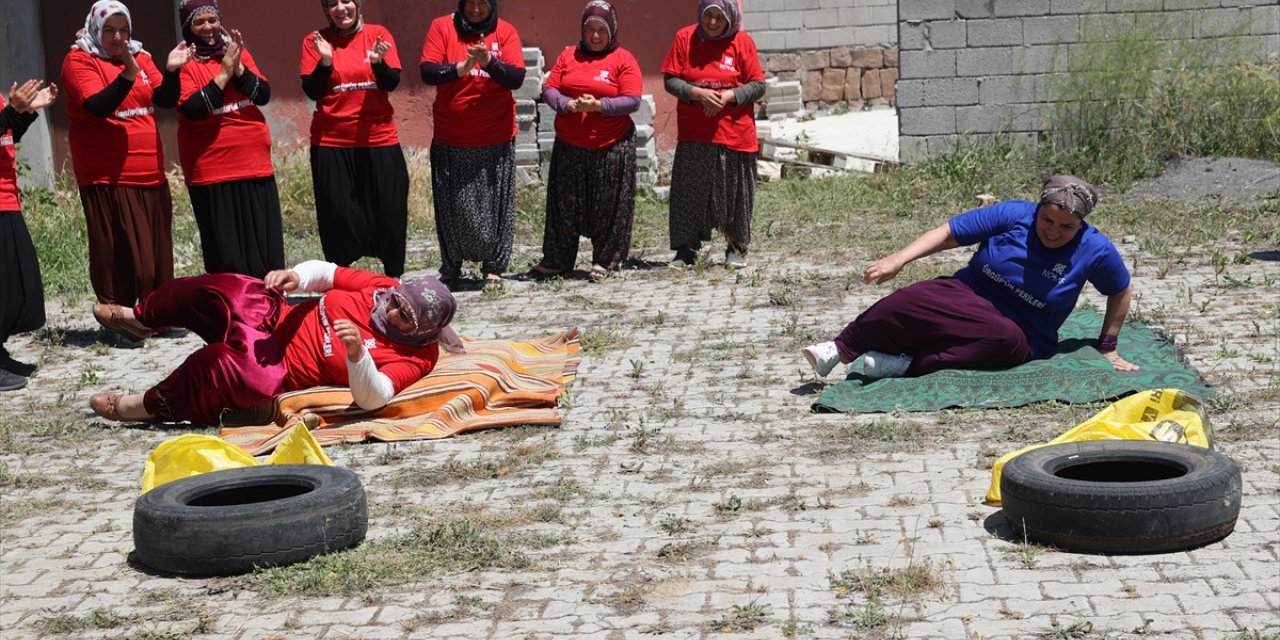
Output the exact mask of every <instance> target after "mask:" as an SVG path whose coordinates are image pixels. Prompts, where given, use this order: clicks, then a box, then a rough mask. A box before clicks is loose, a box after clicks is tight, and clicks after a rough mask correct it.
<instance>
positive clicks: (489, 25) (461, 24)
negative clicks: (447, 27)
mask: <svg viewBox="0 0 1280 640" xmlns="http://www.w3.org/2000/svg"><path fill="white" fill-rule="evenodd" d="M485 4H487V5H489V17H488V18H487V19H485V21H484V22H469V21H468V20H467V0H458V10H457V12H455V13H454V14H453V26H454V28H455V29H457V30H458V34H459V35H462V36H463V37H467V36H480V37H482V38H483V37H484V36H487V35H489V34H491V33H493V32H494V30H495V29H497V28H498V0H485Z"/></svg>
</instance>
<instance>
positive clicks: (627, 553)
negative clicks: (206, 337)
mask: <svg viewBox="0 0 1280 640" xmlns="http://www.w3.org/2000/svg"><path fill="white" fill-rule="evenodd" d="M1179 176H1181V177H1179ZM1278 189H1280V168H1278V167H1277V166H1276V165H1266V164H1260V163H1256V162H1252V161H1237V160H1219V161H1204V160H1189V161H1186V162H1183V163H1181V164H1180V165H1179V166H1177V167H1175V168H1174V169H1172V170H1171V171H1170V173H1168V174H1166V175H1165V176H1164V177H1162V178H1160V179H1158V180H1155V181H1151V182H1148V183H1144V184H1141V185H1138V186H1136V187H1135V188H1134V189H1133V190H1132V191H1131V193H1130V195H1128V196H1124V197H1157V196H1162V197H1171V198H1213V197H1217V198H1236V197H1247V198H1253V199H1261V198H1267V197H1272V198H1274V197H1277V196H1276V193H1277V190H1278ZM1120 248H1121V252H1122V254H1124V255H1125V257H1126V259H1128V260H1129V261H1130V263H1131V264H1133V265H1136V267H1135V269H1134V288H1135V292H1136V295H1135V304H1134V317H1135V318H1138V319H1141V320H1142V321H1143V322H1146V323H1147V324H1150V325H1152V326H1155V327H1158V328H1160V329H1163V330H1164V331H1166V332H1167V333H1168V334H1169V335H1170V336H1171V339H1172V340H1173V341H1174V343H1175V344H1176V345H1177V346H1178V347H1179V348H1181V349H1182V350H1183V351H1184V352H1185V353H1186V355H1187V357H1188V358H1189V360H1190V362H1191V363H1192V364H1193V365H1194V366H1196V367H1197V368H1198V369H1199V370H1200V371H1202V372H1203V373H1204V375H1205V376H1206V378H1207V379H1208V380H1209V381H1210V382H1211V383H1212V384H1213V385H1214V386H1215V388H1216V391H1217V396H1216V398H1215V399H1214V400H1212V401H1211V402H1210V403H1209V405H1208V406H1209V408H1210V418H1211V419H1212V421H1213V424H1214V427H1215V429H1216V433H1217V437H1218V445H1219V449H1220V450H1221V451H1223V452H1224V453H1226V454H1227V455H1229V456H1232V457H1233V458H1235V459H1236V460H1237V461H1238V462H1239V463H1240V464H1241V466H1242V469H1243V477H1244V506H1243V508H1242V511H1241V516H1240V520H1239V522H1238V524H1237V528H1236V531H1235V532H1234V533H1233V534H1232V535H1231V536H1229V537H1228V538H1226V539H1225V540H1223V541H1221V542H1218V543H1214V544H1211V545H1208V546H1206V547H1203V548H1200V549H1196V550H1192V551H1187V552H1178V553H1170V554H1158V555H1150V556H1097V555H1082V554H1074V553H1068V552H1064V551H1060V550H1056V549H1050V548H1043V547H1038V546H1036V545H1029V544H1025V542H1024V541H1021V540H1016V539H1013V538H1012V537H1011V536H1010V534H1009V530H1008V527H1007V525H1006V524H1005V523H1004V522H1003V519H1002V518H1001V517H1000V515H999V511H998V510H997V509H992V508H990V507H986V506H984V505H983V504H982V497H983V495H984V494H985V492H986V488H987V482H988V480H989V478H990V475H989V474H990V472H989V467H990V463H991V460H992V459H993V458H994V457H995V456H997V455H999V454H1002V453H1004V452H1007V451H1010V450H1013V449H1016V448H1018V447H1021V446H1023V445H1025V444H1028V443H1031V442H1038V441H1042V440H1045V439H1048V438H1049V437H1052V436H1053V435H1055V434H1056V433H1058V432H1060V431H1061V430H1063V429H1065V428H1067V427H1070V426H1072V425H1074V424H1076V423H1077V422H1079V421H1081V420H1082V419H1084V418H1086V417H1088V415H1090V414H1092V413H1093V412H1095V411H1097V410H1098V409H1099V408H1100V407H1101V405H1093V406H1088V407H1072V406H1067V405H1060V404H1052V403H1050V404H1041V405H1035V406H1032V407H1027V408H1023V409H1016V410H996V411H962V410H949V411H942V412H937V413H924V414H905V413H902V414H898V413H895V414H885V415H862V416H845V415H820V414H813V413H811V412H810V410H809V407H810V404H811V403H812V402H813V400H814V399H815V397H816V393H818V392H819V391H820V390H821V388H822V382H821V381H818V380H816V379H815V378H814V377H813V375H812V373H811V372H809V371H808V370H807V366H806V365H805V363H804V360H803V358H801V357H800V355H799V348H800V347H802V346H803V345H804V344H806V343H808V342H810V341H812V340H814V339H816V338H825V337H828V336H830V335H831V334H833V333H834V332H835V331H837V330H838V329H839V328H840V327H841V326H843V323H844V322H846V321H848V320H849V319H850V318H851V317H852V316H853V315H854V314H856V313H857V312H858V311H859V310H861V309H863V308H865V307H866V306H867V305H868V304H870V303H871V302H873V301H874V300H876V299H877V298H878V297H880V296H881V295H883V294H884V293H885V292H886V291H887V289H886V288H885V287H871V286H865V285H862V284H861V283H856V282H855V281H854V277H855V274H856V273H860V272H861V265H856V266H854V267H850V268H833V267H831V266H829V265H816V264H808V263H806V261H805V260H804V258H803V256H797V255H790V254H783V253H780V252H777V251H771V250H770V248H769V247H768V246H759V247H757V250H756V251H753V253H752V255H751V258H752V266H751V267H749V268H748V269H746V270H744V271H741V272H733V271H728V270H725V269H723V268H721V267H720V266H718V265H716V266H710V267H707V268H706V269H700V270H696V271H687V272H673V271H669V270H667V269H665V268H662V267H661V265H662V263H663V261H664V260H665V259H667V258H668V257H669V256H668V255H667V254H668V252H667V251H666V250H665V249H664V248H658V247H648V248H644V247H642V248H639V249H638V250H637V251H636V254H637V256H636V257H638V258H640V259H641V260H647V261H648V262H647V263H646V264H651V265H652V267H653V268H647V269H635V270H629V271H627V272H625V273H624V274H623V276H622V277H620V278H616V279H611V280H609V281H606V282H604V283H601V284H593V283H589V282H586V281H585V280H584V279H571V280H568V281H565V282H553V283H546V284H538V285H532V284H515V285H513V286H511V287H510V288H509V290H508V291H507V292H506V294H505V295H502V296H493V295H484V294H481V293H479V292H467V293H462V294H460V295H459V302H460V306H459V314H458V317H457V325H458V327H459V328H460V330H461V331H462V332H463V333H464V334H466V335H470V336H474V337H476V338H492V337H503V338H533V337H538V336H541V335H545V334H547V333H549V332H551V331H552V330H554V329H557V328H560V327H565V326H578V327H581V328H583V330H584V333H585V335H586V336H587V343H588V349H587V352H586V356H585V358H584V361H583V364H582V366H581V368H580V370H579V378H578V380H577V382H576V383H575V385H574V387H573V389H572V392H571V394H570V397H569V399H568V403H567V411H566V418H565V422H564V425H563V426H562V427H561V428H559V429H515V430H505V431H493V432H485V433H479V434H474V435H469V436H465V437H460V438H456V439H452V440H447V441H440V442H431V443H408V444H401V445H398V446H391V445H381V444H371V445H353V446H345V447H338V448H335V449H333V450H332V451H330V454H331V455H332V457H333V459H334V460H335V462H336V463H337V464H339V465H342V466H346V467H349V468H351V469H353V470H355V471H356V473H357V474H359V475H360V477H361V479H362V481H363V482H364V484H365V487H366V491H367V493H368V496H369V501H370V509H371V522H370V533H369V539H370V541H374V540H388V539H392V538H394V537H395V536H399V535H404V534H405V532H406V531H408V530H411V529H412V528H413V527H414V526H419V525H422V524H423V523H432V522H441V521H447V520H450V519H456V518H458V517H461V516H464V515H465V516H468V517H472V518H475V519H476V520H477V521H493V522H496V521H499V520H501V521H503V522H506V523H507V525H505V526H508V527H512V528H509V529H499V530H497V531H498V534H499V535H501V536H504V537H506V538H507V539H509V540H516V539H517V538H519V537H520V536H522V535H525V534H529V533H536V534H538V535H539V536H542V539H543V540H545V541H547V544H545V545H543V546H527V547H525V548H523V551H522V552H523V553H524V555H525V557H527V559H528V560H529V564H528V566H524V567H520V568H506V569H503V568H479V569H476V570H455V571H446V572H430V571H427V572H424V573H420V574H406V575H405V576H403V578H404V579H403V581H402V583H400V584H396V585H392V586H385V587H380V588H377V589H373V590H371V591H369V592H367V593H362V594H359V595H351V596H311V595H288V596H284V597H275V596H268V595H264V594H262V593H261V592H260V590H259V588H258V587H256V586H255V585H257V584H260V583H254V582H248V581H244V580H240V579H183V578H174V577H170V576H162V575H154V574H152V573H150V572H148V571H147V570H145V568H143V567H140V566H138V565H136V564H133V563H130V561H129V554H130V552H131V550H132V540H131V517H132V508H133V502H134V500H135V499H136V497H137V486H138V481H139V478H140V476H141V473H142V469H143V462H144V459H145V457H146V454H147V452H148V451H150V450H151V449H152V448H154V447H155V446H156V445H158V444H159V443H160V442H162V441H164V440H165V439H167V438H170V437H173V436H175V435H177V434H180V433H184V432H187V431H188V430H189V429H188V428H185V427H183V426H181V425H171V426H155V425H135V426H124V427H122V426H115V425H106V424H103V423H100V422H97V421H95V420H93V419H92V417H91V416H90V414H89V412H88V408H87V398H88V396H89V395H90V394H91V393H93V392H96V391H101V390H111V389H115V390H133V391H139V390H143V389H145V388H147V387H148V386H149V385H151V384H153V383H154V382H156V381H157V380H159V379H160V378H161V377H162V376H163V375H164V374H165V372H167V371H168V370H169V369H170V368H171V367H172V366H173V365H174V363H175V362H177V361H178V360H180V359H181V358H183V357H185V355H186V354H187V353H189V352H190V351H191V350H193V349H194V348H196V347H197V346H198V340H197V339H196V338H194V337H188V338H183V339H179V340H152V341H150V342H149V344H148V345H147V346H146V347H145V348H144V349H141V350H137V351H119V350H114V349H108V348H105V347H102V346H101V345H98V344H97V343H96V342H94V338H95V334H96V331H95V325H94V322H93V319H92V317H91V316H90V314H89V310H88V308H87V307H76V308H65V307H63V306H62V305H61V304H60V303H58V302H57V301H52V302H50V304H49V305H48V309H49V323H48V324H49V328H48V330H46V331H45V332H43V333H41V334H39V335H38V336H34V337H33V336H20V337H17V338H14V339H12V340H11V342H10V350H11V351H12V352H13V353H14V355H15V356H17V357H19V358H21V359H33V358H39V361H40V364H41V370H40V371H39V373H38V374H37V375H36V377H35V378H33V379H32V382H31V385H30V386H29V387H28V388H27V389H25V390H22V391H18V392H13V393H5V394H2V395H0V411H3V413H4V415H5V416H6V418H4V420H5V421H6V424H5V425H4V426H3V427H2V428H0V443H3V446H2V447H0V462H3V465H4V466H3V470H4V476H3V481H4V482H3V484H2V485H0V486H2V487H3V494H2V495H0V526H2V531H0V637H3V638H5V639H6V640H9V639H12V638H45V637H48V638H55V637H75V638H138V639H141V638H236V639H241V638H243V639H250V638H254V639H260V638H475V637H488V638H608V639H609V640H614V639H617V638H632V637H674V638H707V637H713V636H715V637H720V636H726V637H730V636H732V637H760V638H777V637H800V638H811V637H812V638H882V637H883V638H887V637H910V638H939V639H947V640H954V639H956V638H972V639H975V640H976V639H978V638H983V639H993V638H1029V637H1039V638H1135V639H1136V638H1146V637H1164V638H1180V639H1181V638H1198V639H1217V638H1229V637H1236V638H1255V637H1259V638H1260V637H1267V638H1275V637H1276V636H1275V635H1266V636H1264V635H1262V634H1263V633H1270V634H1276V633H1280V435H1278V431H1277V428H1278V427H1280V263H1277V262H1274V261H1271V260H1267V259H1248V260H1239V261H1236V260H1232V261H1229V262H1228V263H1226V264H1217V265H1215V264H1213V263H1211V262H1210V261H1208V260H1201V259H1188V260H1183V261H1172V262H1169V261H1158V260H1154V259H1152V258H1151V257H1150V255H1149V254H1148V253H1146V249H1144V247H1142V246H1141V245H1140V244H1138V243H1136V242H1127V243H1123V242H1122V244H1121V246H1120ZM1277 250H1280V247H1270V246H1265V245H1264V244H1261V243H1257V242H1249V241H1245V240H1243V239H1242V238H1240V237H1228V238H1223V239H1222V241H1221V243H1220V244H1218V245H1217V246H1211V247H1208V246H1206V247H1190V248H1188V249H1187V252H1188V255H1193V254H1194V255H1200V254H1209V253H1213V252H1215V251H1219V252H1223V253H1225V254H1226V255H1232V256H1235V255H1244V256H1247V255H1249V254H1254V255H1257V256H1261V257H1264V258H1265V257H1266V256H1267V255H1269V252H1274V251H1277ZM951 253H952V254H954V255H942V256H935V257H934V258H931V260H936V261H938V263H939V264H940V265H952V264H954V265H959V264H960V263H961V262H962V261H963V260H964V259H965V258H966V257H967V256H966V255H961V254H962V253H963V252H951ZM1102 303H1103V300H1102V298H1101V297H1100V296H1098V295H1096V293H1091V294H1087V295H1086V296H1084V297H1083V298H1082V300H1081V305H1082V306H1092V307H1094V308H1101V305H1102ZM205 431H206V432H207V430H205ZM494 460H502V461H505V462H504V464H505V465H506V466H501V465H499V466H498V467H496V468H497V469H498V470H497V471H495V472H494V473H492V474H489V475H487V476H480V475H476V474H468V475H462V474H459V475H456V476H451V475H449V473H450V470H458V469H470V468H473V466H474V464H475V463H477V462H485V461H494ZM407 470H419V471H426V472H430V473H431V474H433V475H432V476H431V477H432V478H433V481H432V483H431V484H406V483H404V482H401V481H399V480H400V479H402V478H403V476H404V474H405V473H406V471H407ZM533 514H541V515H536V517H535V515H533ZM513 521H514V522H515V523H516V524H514V525H512V524H511V522H513ZM513 544H514V543H513ZM908 569H917V570H920V571H922V572H923V574H924V575H925V577H926V578H928V579H926V580H922V581H921V582H920V583H919V584H917V585H916V586H915V587H913V588H910V589H903V590H897V591H895V590H892V589H879V590H875V591H874V595H875V597H872V595H873V594H872V593H868V591H869V589H868V584H867V583H868V582H870V581H873V580H874V579H875V577H876V576H902V575H905V574H904V573H902V572H904V571H906V570H908ZM313 588H315V587H313ZM303 592H304V593H314V591H312V592H308V591H307V589H306V588H303ZM1254 632H1256V633H1257V634H1258V635H1257V636H1253V635H1236V634H1241V633H1254Z"/></svg>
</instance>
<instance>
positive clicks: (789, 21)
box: [769, 11, 805, 29]
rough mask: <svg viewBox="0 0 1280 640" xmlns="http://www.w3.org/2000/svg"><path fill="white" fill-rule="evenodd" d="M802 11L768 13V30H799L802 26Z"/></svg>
mask: <svg viewBox="0 0 1280 640" xmlns="http://www.w3.org/2000/svg"><path fill="white" fill-rule="evenodd" d="M804 14H805V12H803V11H770V12H769V28H770V29H799V28H801V27H803V26H804Z"/></svg>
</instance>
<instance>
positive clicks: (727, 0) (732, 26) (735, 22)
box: [698, 0, 742, 40]
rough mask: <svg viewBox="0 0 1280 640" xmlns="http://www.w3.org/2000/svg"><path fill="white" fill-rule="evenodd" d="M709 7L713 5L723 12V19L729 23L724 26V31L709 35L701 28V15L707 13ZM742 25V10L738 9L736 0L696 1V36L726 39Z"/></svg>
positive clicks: (704, 38)
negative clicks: (713, 35) (714, 35)
mask: <svg viewBox="0 0 1280 640" xmlns="http://www.w3.org/2000/svg"><path fill="white" fill-rule="evenodd" d="M711 7H715V8H717V9H719V10H720V12H721V13H723V14H724V19H725V21H727V22H728V23H729V25H728V26H727V27H725V30H724V33H722V34H720V35H718V36H716V37H714V38H713V37H711V35H710V34H708V33H707V32H706V31H705V30H703V28H702V16H703V15H705V14H706V13H707V11H708V10H709V9H711ZM741 26H742V12H741V11H739V10H738V0H699V2H698V37H699V38H701V39H703V40H728V39H729V38H732V37H733V36H734V35H735V34H737V33H738V29H739V28H740V27H741Z"/></svg>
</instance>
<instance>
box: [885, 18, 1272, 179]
mask: <svg viewBox="0 0 1280 640" xmlns="http://www.w3.org/2000/svg"><path fill="white" fill-rule="evenodd" d="M1101 24H1105V25H1107V26H1109V27H1114V26H1115V25H1126V24H1128V25H1134V26H1135V28H1136V27H1138V26H1139V25H1152V24H1165V25H1168V26H1169V28H1168V29H1167V31H1166V33H1167V34H1168V37H1169V39H1199V38H1216V37H1224V36H1229V35H1230V36H1240V35H1242V36H1243V42H1244V44H1245V47H1244V49H1245V50H1246V52H1247V53H1261V54H1263V55H1277V54H1280V4H1278V3H1277V0H927V1H926V0H902V1H901V6H900V7H899V23H898V44H899V47H900V48H901V52H900V65H901V68H900V80H899V81H898V91H897V100H898V111H899V131H900V134H901V155H902V157H903V159H906V160H910V159H913V158H920V157H924V156H926V155H932V154H936V153H939V152H942V151H945V150H946V149H948V148H950V146H951V145H952V143H953V142H954V141H955V140H956V139H957V137H958V135H959V134H963V133H966V132H967V133H974V134H988V133H1015V134H1019V135H1021V136H1023V137H1025V138H1026V139H1027V140H1029V141H1034V140H1036V139H1037V137H1038V136H1037V135H1036V132H1040V131H1043V130H1044V128H1045V122H1044V120H1043V116H1042V111H1043V110H1044V106H1045V104H1046V101H1047V100H1048V99H1049V96H1048V95H1047V94H1048V92H1047V87H1048V84H1049V83H1048V79H1049V78H1050V76H1051V74H1053V73H1054V72H1060V71H1064V70H1066V68H1067V64H1068V62H1069V60H1070V56H1071V52H1072V49H1073V47H1079V46H1082V45H1080V44H1079V42H1080V39H1081V34H1082V33H1084V32H1087V31H1088V30H1090V29H1091V28H1093V27H1097V26H1099V25H1101Z"/></svg>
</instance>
